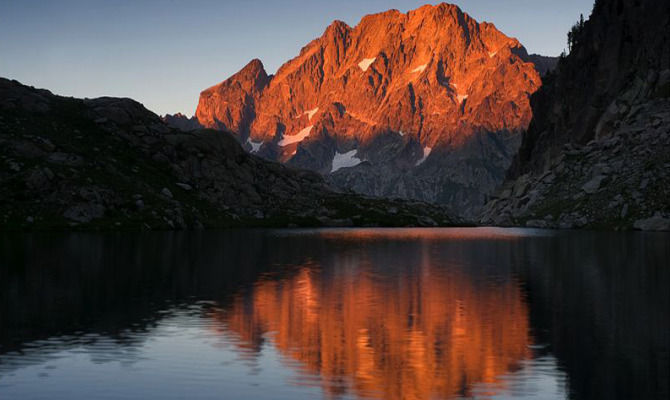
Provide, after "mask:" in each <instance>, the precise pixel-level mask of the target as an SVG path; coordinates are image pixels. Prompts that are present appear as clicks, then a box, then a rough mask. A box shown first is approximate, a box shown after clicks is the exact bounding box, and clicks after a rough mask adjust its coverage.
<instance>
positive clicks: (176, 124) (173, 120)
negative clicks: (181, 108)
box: [161, 113, 203, 132]
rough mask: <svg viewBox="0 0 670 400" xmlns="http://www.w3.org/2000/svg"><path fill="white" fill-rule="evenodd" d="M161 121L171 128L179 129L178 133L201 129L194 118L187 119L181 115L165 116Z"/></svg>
mask: <svg viewBox="0 0 670 400" xmlns="http://www.w3.org/2000/svg"><path fill="white" fill-rule="evenodd" d="M161 119H162V120H163V122H165V123H166V124H167V125H168V126H170V127H171V128H175V129H179V130H180V131H185V132H189V131H195V130H198V129H202V128H203V126H202V125H200V122H198V119H197V118H196V117H191V118H189V117H187V116H186V115H184V114H182V113H176V114H165V115H164V116H162V117H161Z"/></svg>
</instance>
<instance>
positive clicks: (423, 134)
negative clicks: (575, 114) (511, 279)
mask: <svg viewBox="0 0 670 400" xmlns="http://www.w3.org/2000/svg"><path fill="white" fill-rule="evenodd" d="M540 85H541V78H540V75H539V73H538V72H537V70H536V68H535V65H534V64H533V63H532V62H530V60H529V57H528V54H527V53H526V51H525V49H524V48H523V46H521V44H520V43H519V42H518V40H516V39H514V38H510V37H508V36H506V35H505V34H503V33H502V32H500V31H499V30H497V29H496V27H495V26H494V25H493V24H490V23H481V24H480V23H478V22H477V21H476V20H474V19H473V18H471V17H470V16H469V15H467V14H466V13H464V12H463V11H461V10H460V9H459V8H458V7H457V6H454V5H450V4H446V3H442V4H438V5H434V6H433V5H427V6H424V7H421V8H419V9H416V10H412V11H409V12H407V13H402V12H400V11H398V10H389V11H385V12H382V13H378V14H372V15H368V16H365V17H363V18H362V19H361V21H360V23H359V24H358V25H356V26H354V27H350V26H348V25H347V24H345V23H344V22H341V21H335V22H333V23H332V24H331V25H330V26H329V27H328V28H327V29H326V30H325V31H324V33H323V35H322V36H321V37H319V38H317V39H315V40H313V41H311V42H310V43H309V44H307V45H306V46H305V47H303V48H302V50H301V51H300V54H298V55H297V56H296V57H295V58H293V59H291V60H289V61H288V62H286V63H285V64H284V65H282V66H281V67H280V68H279V69H278V71H277V73H276V74H275V75H274V76H267V74H266V73H265V71H264V70H263V68H262V64H261V63H260V61H257V60H254V61H252V62H251V63H250V64H249V65H247V66H246V67H245V68H243V69H242V70H241V71H240V72H238V73H237V74H235V75H233V76H232V77H230V78H229V79H228V80H226V81H224V82H223V83H221V84H219V85H217V86H214V87H212V88H210V89H207V90H205V91H203V92H202V94H201V96H200V101H199V104H198V109H197V111H196V115H197V118H198V120H199V121H200V123H201V124H202V125H204V126H205V127H208V128H214V129H221V130H229V131H232V132H234V133H235V134H237V135H238V139H239V140H240V142H242V143H245V146H246V148H247V149H248V150H249V151H251V152H254V153H258V154H259V155H261V156H264V157H266V158H270V159H273V160H279V161H281V162H284V163H288V164H289V165H293V166H295V167H299V168H308V169H312V170H316V171H318V172H321V173H323V174H330V173H332V172H334V171H341V170H343V169H345V168H335V167H334V165H333V163H334V162H335V160H336V159H338V160H339V159H340V158H338V157H341V156H340V155H342V154H354V153H352V152H354V150H355V152H356V153H355V155H353V156H352V157H354V158H355V159H356V160H358V161H360V162H358V161H353V160H352V161H351V162H350V163H349V164H348V165H349V167H348V168H355V167H356V166H357V165H359V164H361V165H364V164H365V165H368V164H370V162H372V163H373V164H374V163H376V164H377V165H379V163H383V162H391V160H395V161H393V162H392V164H393V165H402V166H404V167H403V170H399V169H397V168H396V171H395V172H394V173H396V172H397V173H402V174H405V173H407V172H411V170H412V169H413V168H408V167H406V166H417V167H419V166H423V165H424V162H425V161H430V156H429V154H430V153H431V151H432V149H435V148H445V149H459V148H460V149H462V148H466V147H467V146H466V145H465V144H466V143H467V142H468V141H471V140H476V139H475V137H476V136H477V135H479V134H481V133H484V132H490V133H495V134H498V135H499V136H500V138H502V137H503V136H505V135H506V134H511V135H514V134H517V133H519V132H521V131H523V130H525V129H526V127H527V125H528V123H529V121H530V119H531V115H532V114H531V109H530V103H529V97H530V95H531V94H532V93H533V92H535V91H536V90H537V89H538V88H539V87H540ZM496 140H498V139H496ZM503 143H504V145H503V147H505V146H512V145H513V143H514V141H508V140H503ZM379 146H384V147H388V149H387V150H388V151H387V150H384V151H380V149H379ZM495 146H497V147H499V146H498V145H495ZM429 149H430V150H429ZM508 150H509V151H508ZM508 152H509V153H513V150H511V149H505V150H503V153H505V154H504V155H501V156H500V157H496V161H495V163H498V162H500V160H505V159H507V158H508V157H509V155H507V153H508ZM478 153H480V155H478V156H477V157H481V154H484V153H486V152H484V151H481V152H478ZM380 154H384V157H380ZM433 154H437V153H433ZM399 158H402V160H400V159H399ZM422 160H423V161H422ZM364 161H369V163H367V164H366V163H364ZM476 164H478V165H480V164H485V163H476ZM500 165H501V168H505V167H506V165H505V161H502V163H501V164H500ZM477 168H479V167H477ZM483 169H484V170H486V168H483ZM482 173H483V174H485V175H486V174H488V172H485V171H482ZM477 174H478V173H474V172H473V175H477ZM468 175H469V173H468ZM458 179H460V177H459V178H458ZM496 179H497V178H496ZM493 180H495V179H493ZM464 184H465V183H464ZM487 186H488V184H487ZM443 190H446V189H442V188H438V189H437V190H435V191H434V192H433V191H431V192H433V193H435V194H433V195H425V194H424V193H427V191H425V190H412V193H411V194H406V197H415V196H419V197H420V198H421V199H423V200H431V201H434V200H438V199H437V198H438V197H444V198H445V200H443V201H445V202H450V201H451V200H449V199H452V197H453V196H452V195H451V194H449V195H447V194H444V196H442V195H437V194H436V193H442V191H443ZM487 190H488V189H487ZM477 191H478V189H477V190H475V191H473V193H474V192H477ZM368 194H380V193H377V192H374V193H368ZM390 195H400V196H405V195H404V194H401V193H390ZM425 196H428V197H425ZM477 196H479V195H477ZM457 197H460V196H457ZM465 197H467V198H469V200H467V201H471V200H472V201H474V202H481V201H483V197H482V198H481V199H477V200H473V199H472V198H471V197H470V196H465ZM463 201H465V200H463Z"/></svg>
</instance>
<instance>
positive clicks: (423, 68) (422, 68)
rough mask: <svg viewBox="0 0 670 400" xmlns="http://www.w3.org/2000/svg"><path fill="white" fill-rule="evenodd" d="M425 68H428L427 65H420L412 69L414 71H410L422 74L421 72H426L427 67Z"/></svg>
mask: <svg viewBox="0 0 670 400" xmlns="http://www.w3.org/2000/svg"><path fill="white" fill-rule="evenodd" d="M427 66H428V64H423V65H420V66H418V67H416V68H414V69H413V70H412V72H423V71H425V70H426V67H427Z"/></svg>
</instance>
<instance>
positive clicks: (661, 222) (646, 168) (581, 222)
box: [482, 0, 670, 230]
mask: <svg viewBox="0 0 670 400" xmlns="http://www.w3.org/2000/svg"><path fill="white" fill-rule="evenodd" d="M570 38H571V43H570V44H571V47H572V51H571V52H570V54H569V55H568V56H567V57H565V58H564V59H562V60H561V61H560V62H559V64H558V66H557V68H556V71H555V72H554V73H551V74H549V75H548V76H547V77H546V79H545V85H544V86H543V87H542V88H541V89H540V90H539V91H538V92H537V93H536V94H535V95H534V96H533V98H532V107H533V120H532V122H531V123H530V127H529V129H528V132H527V133H526V134H525V135H524V136H523V141H522V145H521V148H520V150H519V153H518V155H517V156H516V157H515V159H514V163H513V165H512V167H511V169H510V171H509V176H508V180H507V182H506V183H505V184H504V185H503V186H502V187H501V188H500V190H499V191H498V193H497V194H496V197H497V198H496V199H494V200H493V201H491V202H490V203H489V204H488V205H487V207H486V209H485V212H484V213H483V215H482V222H484V223H495V224H511V225H523V224H526V225H529V226H551V227H565V228H569V227H592V228H618V229H630V228H638V229H649V230H660V229H670V3H668V2H663V1H652V0H638V1H634V2H624V1H614V0H598V1H596V3H595V6H594V9H593V12H592V15H591V17H590V18H589V20H588V21H586V22H585V23H581V22H580V23H577V24H576V25H575V26H574V27H573V29H572V31H571V33H570Z"/></svg>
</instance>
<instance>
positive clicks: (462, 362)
mask: <svg viewBox="0 0 670 400" xmlns="http://www.w3.org/2000/svg"><path fill="white" fill-rule="evenodd" d="M0 238H2V239H1V241H0V299H1V301H0V307H1V309H0V399H3V400H4V399H152V398H156V399H320V398H325V399H377V398H383V399H443V398H445V399H446V398H486V399H512V398H514V399H515V398H541V399H568V398H570V399H595V398H603V399H634V398H640V399H654V398H667V396H668V393H669V381H670V378H669V377H670V367H669V364H670V357H669V347H670V336H669V335H670V323H669V315H670V294H669V293H670V271H669V268H670V235H668V234H661V233H658V234H651V233H604V232H571V231H560V232H553V231H542V230H528V229H497V228H467V229H465V228H464V229H460V228H459V229H323V230H232V231H219V232H210V231H204V232H195V233H194V232H181V233H175V232H166V233H142V234H140V233H137V234H134V233H132V234H131V233H119V234H116V233H115V234H111V233H110V234H93V233H73V234H57V233H53V234H5V235H4V236H0Z"/></svg>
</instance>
